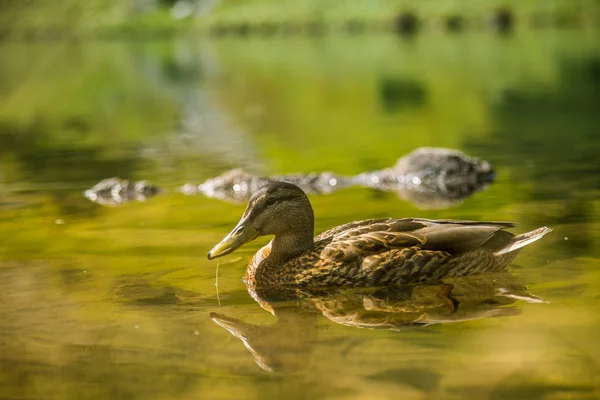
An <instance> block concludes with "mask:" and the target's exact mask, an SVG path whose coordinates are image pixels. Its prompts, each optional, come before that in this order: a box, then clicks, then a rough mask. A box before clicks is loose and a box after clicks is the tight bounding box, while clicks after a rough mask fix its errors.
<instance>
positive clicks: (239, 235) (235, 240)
mask: <svg viewBox="0 0 600 400" xmlns="http://www.w3.org/2000/svg"><path fill="white" fill-rule="evenodd" d="M257 236H258V231H257V230H256V229H255V228H254V227H253V226H252V224H251V223H249V222H248V221H246V220H241V221H240V222H239V223H238V224H237V226H236V227H235V228H233V230H232V231H231V232H229V235H227V236H225V238H224V239H223V240H221V241H220V242H219V243H218V244H217V245H215V247H213V248H212V249H211V250H210V251H209V252H208V259H209V260H212V259H213V258H217V257H222V256H224V255H227V254H229V253H231V252H232V251H234V250H236V249H237V248H239V247H240V246H242V245H243V244H244V243H247V242H249V241H251V240H252V239H255V238H256V237H257Z"/></svg>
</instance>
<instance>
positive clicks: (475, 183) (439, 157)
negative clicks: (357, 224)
mask: <svg viewBox="0 0 600 400" xmlns="http://www.w3.org/2000/svg"><path fill="white" fill-rule="evenodd" d="M494 177H495V174H494V170H493V168H492V166H491V165H490V163H488V162H487V161H485V160H480V159H478V158H473V157H469V156H467V155H466V154H464V153H462V152H460V151H457V150H451V149H445V148H436V147H422V148H419V149H417V150H414V151H413V152H411V153H409V154H408V155H406V156H404V157H402V158H400V159H399V160H398V161H397V162H396V165H395V166H394V167H392V168H387V169H383V170H379V171H373V172H366V173H363V174H360V175H358V176H357V177H356V178H355V182H356V183H357V184H360V185H362V186H366V187H371V188H374V189H378V190H383V191H393V192H396V193H397V194H398V196H399V197H400V198H402V199H405V200H407V201H409V202H411V203H413V204H415V205H416V206H418V207H421V208H445V207H450V206H452V205H455V204H457V203H460V202H461V201H463V200H464V199H466V198H467V197H469V196H471V195H472V194H473V193H475V192H476V191H478V190H482V189H484V188H486V187H487V186H488V185H489V184H490V183H492V182H493V180H494Z"/></svg>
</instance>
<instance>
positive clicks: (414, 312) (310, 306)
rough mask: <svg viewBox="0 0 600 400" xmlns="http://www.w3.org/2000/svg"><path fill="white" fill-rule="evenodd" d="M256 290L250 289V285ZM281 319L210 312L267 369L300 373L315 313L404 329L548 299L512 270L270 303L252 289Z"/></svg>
mask: <svg viewBox="0 0 600 400" xmlns="http://www.w3.org/2000/svg"><path fill="white" fill-rule="evenodd" d="M249 290H251V289H249ZM251 295H252V297H253V298H255V299H256V300H257V301H258V302H259V304H260V305H261V307H262V308H263V309H265V310H268V311H270V312H272V313H273V314H274V315H275V316H276V317H277V321H276V322H275V323H274V324H271V325H267V326H259V325H254V324H249V323H246V322H244V321H242V320H239V319H235V318H231V317H228V316H226V315H222V314H218V313H211V314H210V317H211V319H212V320H213V321H214V322H215V323H217V324H218V325H219V326H221V327H222V328H225V329H227V330H228V331H229V333H231V334H232V335H233V336H235V337H237V338H238V339H240V340H241V341H242V342H243V343H244V345H245V346H246V348H247V349H248V350H249V351H250V352H251V353H252V356H253V357H254V360H255V361H256V363H257V364H258V366H260V367H261V368H262V369H264V370H267V371H269V372H284V373H292V372H298V371H300V370H302V369H304V368H306V367H307V365H308V362H309V358H310V353H311V352H312V350H313V347H314V346H315V345H316V343H317V338H318V330H319V327H318V325H317V324H316V314H317V313H321V314H322V315H323V316H324V317H326V318H327V319H329V320H331V321H333V322H335V323H338V324H341V325H346V326H349V327H354V328H368V329H376V330H392V331H397V330H402V329H407V328H414V327H425V326H428V325H431V324H439V323H447V322H460V321H469V320H476V319H481V318H490V317H504V316H513V315H519V314H520V313H521V310H520V309H518V308H514V307H507V306H508V305H511V304H514V303H515V302H516V301H517V299H519V300H525V301H529V302H532V303H540V302H543V300H541V299H540V298H538V297H537V296H534V295H532V294H530V293H528V292H527V289H526V288H525V287H524V286H523V285H522V284H521V283H520V282H519V281H518V279H516V278H515V277H513V276H512V275H511V274H509V273H501V274H492V275H483V276H471V277H464V278H454V279H448V280H447V281H445V282H444V283H443V284H438V285H417V286H394V287H387V288H377V289H363V290H348V289H345V290H342V289H340V290H338V291H331V292H326V291H320V292H311V291H306V290H303V291H300V292H296V293H295V294H294V295H295V297H296V301H292V302H290V301H289V300H288V302H269V301H267V300H265V299H263V298H261V297H260V295H258V294H256V293H251Z"/></svg>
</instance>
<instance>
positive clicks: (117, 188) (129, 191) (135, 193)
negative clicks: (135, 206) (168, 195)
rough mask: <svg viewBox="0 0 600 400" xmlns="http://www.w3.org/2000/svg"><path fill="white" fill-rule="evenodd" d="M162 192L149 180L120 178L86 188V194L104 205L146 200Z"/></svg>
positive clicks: (103, 181)
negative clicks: (130, 180)
mask: <svg viewBox="0 0 600 400" xmlns="http://www.w3.org/2000/svg"><path fill="white" fill-rule="evenodd" d="M160 192H161V189H160V188H158V187H156V186H154V185H152V184H151V183H150V182H148V181H138V182H129V181H127V180H124V179H120V178H108V179H104V180H102V181H100V182H98V183H97V184H96V185H94V186H93V187H92V188H90V189H88V190H86V191H85V193H84V196H85V197H87V198H88V199H90V200H91V201H93V202H95V203H98V204H102V205H103V206H117V205H119V204H122V203H129V202H132V201H145V200H146V199H148V198H150V197H153V196H156V195H157V194H158V193H160Z"/></svg>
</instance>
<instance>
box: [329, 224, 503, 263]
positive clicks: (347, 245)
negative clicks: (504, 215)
mask: <svg viewBox="0 0 600 400" xmlns="http://www.w3.org/2000/svg"><path fill="white" fill-rule="evenodd" d="M512 226H514V224H512V223H510V222H475V221H458V220H435V221H434V220H428V219H420V218H402V219H393V218H390V219H384V220H366V221H358V222H353V223H350V224H346V225H342V226H339V227H337V228H334V229H332V230H330V231H327V232H325V233H324V234H322V235H320V236H319V237H317V240H319V239H326V240H327V241H328V244H327V245H325V246H324V247H323V249H322V251H321V259H326V260H330V261H335V262H345V263H347V262H351V261H355V260H358V259H361V258H365V257H369V256H373V255H377V254H382V253H387V252H390V251H392V250H402V249H407V248H414V249H418V250H422V251H434V252H443V253H448V254H451V255H458V254H462V253H465V252H468V251H472V250H476V249H478V248H486V249H489V250H491V251H496V250H497V249H500V248H502V247H503V246H504V245H505V244H506V243H507V242H509V241H510V239H511V238H513V237H514V235H513V234H512V233H509V232H505V231H504V229H506V228H509V227H512Z"/></svg>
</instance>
